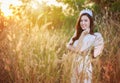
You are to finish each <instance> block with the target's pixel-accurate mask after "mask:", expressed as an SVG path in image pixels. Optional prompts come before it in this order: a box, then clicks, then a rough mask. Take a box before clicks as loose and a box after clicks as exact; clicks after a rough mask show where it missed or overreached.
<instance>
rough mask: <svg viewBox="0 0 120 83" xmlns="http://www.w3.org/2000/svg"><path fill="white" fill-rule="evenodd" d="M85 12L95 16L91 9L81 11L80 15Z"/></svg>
mask: <svg viewBox="0 0 120 83" xmlns="http://www.w3.org/2000/svg"><path fill="white" fill-rule="evenodd" d="M84 13H87V14H89V15H90V16H91V17H93V13H92V11H91V10H90V9H83V10H82V11H81V12H80V15H82V14H84Z"/></svg>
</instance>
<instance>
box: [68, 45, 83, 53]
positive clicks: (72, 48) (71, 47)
mask: <svg viewBox="0 0 120 83" xmlns="http://www.w3.org/2000/svg"><path fill="white" fill-rule="evenodd" d="M67 48H68V49H69V50H70V51H73V52H76V53H81V52H80V50H79V48H76V47H73V46H72V45H68V46H67Z"/></svg>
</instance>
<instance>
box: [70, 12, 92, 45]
mask: <svg viewBox="0 0 120 83" xmlns="http://www.w3.org/2000/svg"><path fill="white" fill-rule="evenodd" d="M83 15H86V16H87V17H88V18H89V19H90V34H94V32H93V17H92V16H90V15H89V14H88V13H84V14H82V15H80V16H79V18H78V20H77V22H76V26H75V28H76V34H75V36H74V37H73V38H72V41H73V42H72V43H71V44H73V43H74V42H75V40H78V39H79V37H80V35H81V33H82V31H83V30H82V28H81V26H80V20H81V17H82V16H83Z"/></svg>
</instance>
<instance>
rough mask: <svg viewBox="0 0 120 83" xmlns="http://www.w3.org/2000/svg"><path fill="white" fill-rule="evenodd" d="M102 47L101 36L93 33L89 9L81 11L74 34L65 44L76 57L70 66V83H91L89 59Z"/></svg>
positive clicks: (97, 53)
mask: <svg viewBox="0 0 120 83" xmlns="http://www.w3.org/2000/svg"><path fill="white" fill-rule="evenodd" d="M103 46H104V42H103V37H102V35H101V34H100V33H98V32H96V33H94V32H93V13H92V11H91V10H89V9H84V10H82V11H81V12H80V16H79V18H78V21H77V23H76V30H75V34H74V36H73V37H72V38H71V40H70V41H69V43H68V44H67V48H68V49H69V50H71V51H73V52H75V54H76V55H77V56H76V57H75V60H74V62H73V63H74V65H73V66H72V77H71V83H91V82H92V64H91V58H95V57H97V56H98V55H100V53H101V52H102V50H103ZM92 50H94V51H92ZM91 52H92V53H91ZM91 54H92V56H91Z"/></svg>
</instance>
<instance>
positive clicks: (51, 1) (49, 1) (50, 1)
mask: <svg viewBox="0 0 120 83" xmlns="http://www.w3.org/2000/svg"><path fill="white" fill-rule="evenodd" d="M37 1H38V2H39V3H43V2H46V4H47V5H49V6H51V5H54V6H57V7H62V8H63V10H64V9H66V8H67V6H68V5H65V4H63V3H61V2H57V1H56V0H37Z"/></svg>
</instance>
